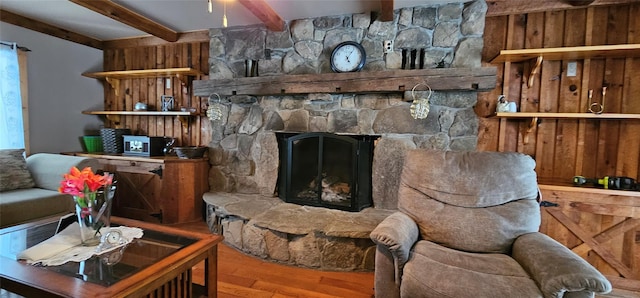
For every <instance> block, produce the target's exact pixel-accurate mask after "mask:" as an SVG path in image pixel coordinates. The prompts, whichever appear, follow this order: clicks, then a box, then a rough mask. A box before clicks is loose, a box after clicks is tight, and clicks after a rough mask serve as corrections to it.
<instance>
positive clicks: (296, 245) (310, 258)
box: [289, 233, 322, 268]
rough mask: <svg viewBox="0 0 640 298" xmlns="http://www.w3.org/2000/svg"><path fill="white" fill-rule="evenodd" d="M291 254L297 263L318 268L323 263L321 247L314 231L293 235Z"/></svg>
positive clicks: (290, 244)
mask: <svg viewBox="0 0 640 298" xmlns="http://www.w3.org/2000/svg"><path fill="white" fill-rule="evenodd" d="M289 254H290V255H291V260H292V261H293V262H294V263H295V264H297V265H301V266H305V267H311V268H317V267H320V265H321V264H322V263H321V262H320V256H321V254H320V249H319V248H318V245H317V240H316V237H315V235H314V234H313V233H311V234H307V235H301V236H294V237H292V239H291V240H290V241H289Z"/></svg>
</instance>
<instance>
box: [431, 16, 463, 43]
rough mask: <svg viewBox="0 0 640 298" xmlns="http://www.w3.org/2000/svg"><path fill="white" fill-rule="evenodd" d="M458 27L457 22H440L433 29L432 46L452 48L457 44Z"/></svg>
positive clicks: (458, 36)
mask: <svg viewBox="0 0 640 298" xmlns="http://www.w3.org/2000/svg"><path fill="white" fill-rule="evenodd" d="M459 38H460V27H459V26H458V23H457V22H441V23H438V25H436V29H435V30H434V31H433V46H434V47H443V48H447V47H449V48H453V47H455V46H456V45H458V40H459Z"/></svg>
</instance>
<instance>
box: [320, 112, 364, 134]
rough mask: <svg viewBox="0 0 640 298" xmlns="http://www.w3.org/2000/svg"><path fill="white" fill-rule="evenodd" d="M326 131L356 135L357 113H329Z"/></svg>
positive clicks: (357, 129)
mask: <svg viewBox="0 0 640 298" xmlns="http://www.w3.org/2000/svg"><path fill="white" fill-rule="evenodd" d="M327 127H328V131H331V132H337V133H357V132H358V131H359V128H358V113H357V111H356V110H336V111H333V112H331V113H329V117H328V123H327Z"/></svg>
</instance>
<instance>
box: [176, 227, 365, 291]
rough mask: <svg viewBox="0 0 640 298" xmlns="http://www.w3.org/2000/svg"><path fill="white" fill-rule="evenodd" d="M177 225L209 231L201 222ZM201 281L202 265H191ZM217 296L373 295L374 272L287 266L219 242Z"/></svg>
mask: <svg viewBox="0 0 640 298" xmlns="http://www.w3.org/2000/svg"><path fill="white" fill-rule="evenodd" d="M177 227H179V228H184V229H189V230H192V231H199V232H205V233H208V232H209V230H208V228H207V226H206V224H205V223H204V222H195V223H187V224H181V225H178V226H177ZM193 279H194V282H195V283H198V284H203V281H204V265H203V264H198V265H197V266H195V267H194V268H193ZM218 297H221V298H231V297H251V298H261V297H265V298H266V297H274V298H285V297H309V298H314V297H327V298H328V297H350V298H351V297H353V298H359V297H362V298H364V297H367V298H368V297H373V272H329V271H319V270H313V269H306V268H299V267H293V266H286V265H281V264H276V263H272V262H267V261H263V260H261V259H259V258H256V257H251V256H247V255H245V254H243V253H241V252H239V251H237V250H235V249H234V248H232V247H229V246H227V245H226V244H222V245H220V246H219V248H218Z"/></svg>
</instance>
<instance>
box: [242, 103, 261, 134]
mask: <svg viewBox="0 0 640 298" xmlns="http://www.w3.org/2000/svg"><path fill="white" fill-rule="evenodd" d="M261 127H262V107H260V106H258V105H252V106H251V108H250V109H249V114H248V115H247V117H245V119H244V120H243V121H242V125H241V126H240V128H239V129H238V132H239V133H243V134H248V135H251V134H253V133H255V132H256V131H258V129H260V128H261Z"/></svg>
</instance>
